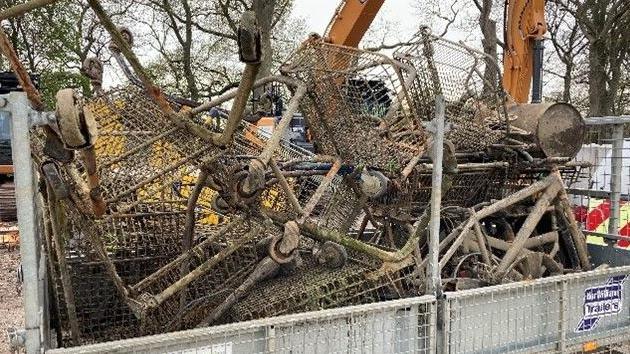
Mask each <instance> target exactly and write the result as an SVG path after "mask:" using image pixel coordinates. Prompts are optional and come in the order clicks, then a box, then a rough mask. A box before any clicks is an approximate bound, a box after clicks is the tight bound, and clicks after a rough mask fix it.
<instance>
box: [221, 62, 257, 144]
mask: <svg viewBox="0 0 630 354" xmlns="http://www.w3.org/2000/svg"><path fill="white" fill-rule="evenodd" d="M259 69H260V63H256V64H247V65H245V69H244V70H243V75H242V76H241V82H240V83H239V85H238V90H237V91H236V97H235V98H234V102H233V103H232V109H231V110H230V114H229V116H228V119H227V122H226V123H225V129H224V130H223V134H221V137H220V138H219V140H218V141H217V143H218V144H219V145H228V144H230V143H231V142H232V137H233V136H234V133H235V132H236V129H237V128H238V126H239V124H240V123H241V121H242V120H243V112H244V111H245V107H246V106H247V99H248V98H249V94H250V93H251V92H252V88H253V87H254V82H255V81H256V76H257V75H258V70H259Z"/></svg>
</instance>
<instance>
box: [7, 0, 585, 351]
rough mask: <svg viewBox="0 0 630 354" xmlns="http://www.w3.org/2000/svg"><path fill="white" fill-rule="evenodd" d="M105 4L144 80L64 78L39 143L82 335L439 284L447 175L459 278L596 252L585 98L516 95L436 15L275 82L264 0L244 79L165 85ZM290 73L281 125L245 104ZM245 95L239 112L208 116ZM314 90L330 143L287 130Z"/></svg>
mask: <svg viewBox="0 0 630 354" xmlns="http://www.w3.org/2000/svg"><path fill="white" fill-rule="evenodd" d="M90 4H91V5H92V7H93V9H94V11H95V13H96V15H97V16H98V17H99V20H100V21H101V23H102V24H103V25H104V27H105V28H106V29H107V30H108V31H109V32H110V34H111V35H112V46H111V49H112V51H113V53H114V56H115V57H116V58H117V61H118V62H119V63H121V64H122V65H123V68H124V69H126V67H127V65H130V66H131V68H132V69H133V73H132V70H128V69H127V71H128V74H129V76H130V77H131V78H133V80H132V81H134V82H135V83H136V84H137V85H131V86H127V87H123V88H116V89H112V90H108V91H104V90H102V89H101V85H100V83H101V76H102V69H101V67H102V66H101V65H100V64H99V62H98V61H97V60H89V61H87V62H86V63H84V72H85V73H86V75H88V76H89V77H90V78H91V79H92V82H93V84H94V88H95V93H96V94H95V96H94V97H93V98H90V99H87V98H82V97H80V96H79V95H78V94H77V93H76V92H75V91H73V90H70V89H67V90H61V91H60V92H59V93H58V94H57V111H56V115H55V120H54V122H51V125H50V127H49V128H47V129H46V131H45V132H43V133H42V135H41V139H38V138H37V139H34V142H33V145H34V150H35V151H36V160H37V163H38V165H39V169H40V171H41V176H42V185H43V188H42V190H43V192H42V197H43V203H42V204H43V205H44V208H45V211H46V212H45V216H46V218H45V219H46V220H45V226H46V238H45V242H44V245H45V247H46V249H47V251H48V254H49V258H48V259H49V264H48V266H49V273H50V275H51V278H52V282H51V283H52V284H53V288H52V293H53V295H54V296H53V297H54V301H53V305H54V306H53V307H54V308H55V311H56V316H54V318H55V319H56V320H55V321H56V327H57V329H58V330H59V333H64V334H66V336H65V338H64V340H66V342H65V344H67V345H71V344H74V345H76V344H79V343H86V342H93V341H102V340H111V339H115V338H123V337H130V336H137V335H142V334H151V333H162V332H167V331H173V330H179V329H185V328H192V327H197V326H207V325H213V324H218V323H227V322H234V321H243V320H249V319H255V318H262V317H268V316H275V315H280V314H287V313H296V312H304V311H310V310H319V309H324V308H331V307H336V306H344V305H351V304H361V303H369V302H376V301H383V300H387V299H393V298H401V297H411V296H417V295H421V294H424V293H425V291H426V290H425V289H426V287H425V284H426V276H425V269H426V267H427V263H428V258H427V253H428V243H427V240H428V227H427V226H428V224H429V221H430V213H429V210H430V207H429V206H430V205H429V204H430V195H431V193H432V189H433V190H437V191H439V192H441V195H442V200H441V204H442V210H441V220H440V244H439V252H440V254H439V257H440V261H439V265H437V266H439V269H440V271H441V273H442V277H443V279H444V284H443V285H444V288H445V289H446V290H450V289H462V288H470V287H477V286H484V285H491V284H500V283H504V282H510V281H516V280H522V279H533V278H538V277H542V276H546V275H553V274H562V273H566V272H575V271H579V270H585V269H589V267H590V263H589V260H588V254H587V253H586V252H587V251H586V247H585V241H584V236H583V235H582V233H581V232H580V230H579V229H578V227H577V226H576V222H575V220H574V218H573V214H572V212H571V209H570V207H569V205H568V201H567V197H566V193H565V192H564V188H563V178H570V177H571V176H573V175H575V174H576V173H577V172H578V169H579V166H576V165H571V164H569V163H568V162H569V161H570V160H571V158H572V157H573V156H574V155H575V154H576V153H577V150H578V149H579V147H580V146H581V137H582V136H583V135H584V125H583V122H582V119H581V117H580V115H579V114H578V113H577V111H575V109H573V108H572V107H570V106H568V105H565V104H555V105H538V106H529V105H507V104H506V103H505V102H506V98H505V96H504V94H503V92H502V90H501V89H500V86H499V85H498V80H496V79H497V78H490V79H489V78H488V77H487V76H486V75H484V73H485V69H486V66H487V65H491V64H492V61H489V60H487V58H485V57H484V55H483V54H481V53H478V52H476V51H474V50H472V49H470V48H467V47H465V46H462V45H459V44H455V43H450V42H448V41H446V40H444V39H440V38H437V37H433V36H432V35H430V34H429V33H427V32H426V31H423V32H421V33H420V34H419V35H418V37H417V38H416V39H415V40H414V41H412V42H411V43H412V44H410V45H409V46H407V47H405V48H402V49H401V50H400V51H399V52H397V53H396V54H395V55H394V58H389V57H387V56H384V55H381V54H376V53H372V52H366V51H361V50H358V49H354V48H346V47H340V46H335V45H331V44H327V43H324V42H323V41H321V40H319V39H317V38H311V39H309V40H308V41H307V42H305V43H304V44H303V45H302V46H301V47H300V48H299V49H298V50H297V51H296V53H295V54H294V55H293V56H292V57H291V58H290V59H289V60H288V61H287V63H286V64H285V65H284V66H283V67H282V68H281V73H282V75H278V76H271V77H267V78H263V79H260V80H257V81H256V80H255V78H256V75H257V71H258V66H259V60H260V56H261V53H260V52H259V48H260V45H259V42H258V41H259V35H258V32H257V26H256V21H255V18H254V17H253V15H252V14H251V13H246V14H244V16H243V21H242V23H241V29H240V31H239V34H240V36H239V50H240V54H241V59H242V61H243V62H244V63H245V69H244V72H243V77H242V81H241V83H240V86H239V88H238V89H236V90H234V91H232V92H228V93H226V94H225V95H223V96H221V97H219V98H216V99H214V100H213V101H211V102H207V103H204V104H201V105H197V104H194V103H190V102H186V101H185V100H178V99H176V98H173V97H170V96H166V95H164V94H162V92H161V90H160V89H159V88H158V87H156V86H155V85H154V84H153V83H152V82H151V80H150V79H149V77H148V76H147V75H146V73H145V72H144V70H143V68H142V66H141V64H140V62H139V61H138V59H137V58H136V56H135V55H134V53H133V52H132V50H131V44H132V36H131V34H130V33H129V31H126V30H119V29H117V28H116V27H115V25H114V24H113V23H112V22H111V20H110V19H109V17H108V16H107V15H106V14H105V12H104V10H103V9H102V8H101V6H100V4H99V3H98V1H96V0H90ZM489 63H490V64H489ZM17 65H19V63H14V66H17ZM17 69H19V68H17ZM271 82H275V83H280V84H282V85H284V86H286V88H287V92H290V96H291V98H290V102H289V103H288V105H287V107H286V111H285V112H284V114H283V116H282V118H281V119H280V121H279V123H278V124H277V126H276V128H275V131H274V132H273V134H271V135H266V134H264V132H261V131H259V130H257V129H256V127H255V126H252V125H249V124H247V123H245V122H243V119H242V117H243V113H244V110H245V105H246V104H247V101H248V98H249V96H250V93H251V91H252V89H254V88H256V87H259V86H261V85H265V84H268V83H271ZM25 84H26V83H25ZM436 96H438V97H443V98H444V100H445V102H446V103H445V106H444V107H443V108H444V112H445V114H444V117H445V120H446V122H447V123H448V126H449V129H448V132H447V134H446V137H447V140H446V142H445V143H444V144H443V145H442V146H434V145H436V144H433V143H432V142H433V141H434V134H439V132H434V130H435V126H434V125H433V124H432V123H431V122H432V121H433V119H434V117H436V116H438V117H440V116H441V113H442V112H441V110H440V109H437V110H436V100H435V97H436ZM230 100H232V108H231V110H229V112H228V113H227V117H225V118H224V119H221V120H219V121H216V120H212V119H205V117H207V113H206V112H208V111H210V110H211V109H213V108H215V109H216V108H217V107H219V106H220V105H222V104H224V103H225V102H228V101H230ZM438 102H440V100H438ZM187 106H188V107H187ZM191 106H192V107H191ZM437 107H440V104H438V105H437ZM298 109H299V110H301V111H302V112H303V114H304V116H305V118H306V119H307V120H308V123H309V127H310V129H311V135H312V136H313V139H314V142H315V145H316V153H315V154H310V153H307V152H304V151H302V150H299V149H293V148H291V146H290V145H288V144H287V143H285V142H283V141H282V139H281V137H282V134H283V132H284V130H285V129H286V128H287V127H288V126H289V123H290V121H291V119H292V117H293V115H294V113H295V112H296V111H297V110H298ZM38 137H39V135H38ZM440 149H443V152H444V158H443V163H442V165H443V181H442V183H441V185H438V186H433V188H432V182H431V177H432V172H433V162H434V161H432V160H433V156H436V155H435V154H434V152H435V151H438V150H440Z"/></svg>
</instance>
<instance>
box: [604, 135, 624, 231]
mask: <svg viewBox="0 0 630 354" xmlns="http://www.w3.org/2000/svg"><path fill="white" fill-rule="evenodd" d="M623 129H624V126H623V125H621V124H616V125H614V126H613V132H612V156H611V161H610V174H611V176H610V222H609V223H608V233H609V234H613V235H616V234H617V233H619V221H620V217H621V173H622V169H623Z"/></svg>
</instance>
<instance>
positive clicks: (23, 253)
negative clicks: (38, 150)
mask: <svg viewBox="0 0 630 354" xmlns="http://www.w3.org/2000/svg"><path fill="white" fill-rule="evenodd" d="M0 32H2V31H0ZM2 33H3V34H4V32H2ZM9 105H10V110H11V145H12V155H13V164H14V166H15V174H14V178H15V199H16V204H17V217H18V227H19V229H20V257H21V260H22V274H23V277H24V290H23V294H24V324H25V327H26V353H28V354H35V353H40V351H41V346H42V342H41V338H42V334H41V333H40V326H41V323H40V315H41V312H40V311H44V309H45V308H46V307H45V306H44V301H45V299H44V294H42V293H41V292H40V289H41V288H40V286H39V280H38V270H39V260H40V258H39V254H40V246H39V241H40V240H39V235H38V230H37V225H39V223H38V222H37V220H36V218H35V204H34V200H35V186H36V185H37V183H36V181H35V177H34V175H33V166H32V161H31V145H30V139H29V129H30V124H29V119H28V111H27V109H28V107H29V101H28V99H27V97H26V94H25V93H23V92H11V93H10V94H9Z"/></svg>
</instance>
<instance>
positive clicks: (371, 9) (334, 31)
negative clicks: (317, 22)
mask: <svg viewBox="0 0 630 354" xmlns="http://www.w3.org/2000/svg"><path fill="white" fill-rule="evenodd" d="M384 2H385V0H343V1H342V2H341V4H340V5H339V7H338V8H337V11H335V15H334V16H333V18H332V20H331V21H330V24H329V25H328V29H327V30H326V34H325V36H324V40H325V41H326V42H328V43H333V44H338V45H343V46H346V47H357V46H358V45H359V42H361V39H362V38H363V36H364V35H365V32H367V30H368V28H369V27H370V25H371V24H372V21H374V18H375V17H376V14H378V11H379V10H380V9H381V6H382V5H383V3H384Z"/></svg>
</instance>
